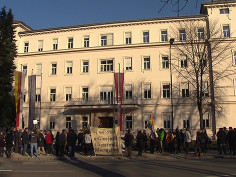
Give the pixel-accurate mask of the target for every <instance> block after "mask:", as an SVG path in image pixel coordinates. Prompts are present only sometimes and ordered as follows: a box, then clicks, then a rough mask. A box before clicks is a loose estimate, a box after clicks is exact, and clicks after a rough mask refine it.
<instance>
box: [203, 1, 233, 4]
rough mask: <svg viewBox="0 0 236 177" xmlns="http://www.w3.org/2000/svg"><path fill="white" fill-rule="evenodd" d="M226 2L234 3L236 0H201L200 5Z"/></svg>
mask: <svg viewBox="0 0 236 177" xmlns="http://www.w3.org/2000/svg"><path fill="white" fill-rule="evenodd" d="M226 3H236V0H221V1H219V0H218V1H208V2H203V3H202V5H213V4H226Z"/></svg>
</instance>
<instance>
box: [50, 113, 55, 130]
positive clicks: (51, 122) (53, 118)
mask: <svg viewBox="0 0 236 177" xmlns="http://www.w3.org/2000/svg"><path fill="white" fill-rule="evenodd" d="M55 120H56V117H55V116H50V122H49V128H50V129H51V130H54V129H55Z"/></svg>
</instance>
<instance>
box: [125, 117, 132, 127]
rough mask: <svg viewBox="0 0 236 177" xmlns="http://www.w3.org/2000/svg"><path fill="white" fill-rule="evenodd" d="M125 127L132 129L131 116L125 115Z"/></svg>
mask: <svg viewBox="0 0 236 177" xmlns="http://www.w3.org/2000/svg"><path fill="white" fill-rule="evenodd" d="M126 129H133V116H126Z"/></svg>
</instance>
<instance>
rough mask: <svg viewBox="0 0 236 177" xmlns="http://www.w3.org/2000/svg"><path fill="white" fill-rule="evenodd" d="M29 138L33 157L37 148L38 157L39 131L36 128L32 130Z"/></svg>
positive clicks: (37, 155)
mask: <svg viewBox="0 0 236 177" xmlns="http://www.w3.org/2000/svg"><path fill="white" fill-rule="evenodd" d="M29 139H30V155H31V158H33V155H34V150H35V153H36V157H39V154H38V147H37V143H38V135H37V132H36V130H35V129H33V130H32V131H31V132H30V138H29Z"/></svg>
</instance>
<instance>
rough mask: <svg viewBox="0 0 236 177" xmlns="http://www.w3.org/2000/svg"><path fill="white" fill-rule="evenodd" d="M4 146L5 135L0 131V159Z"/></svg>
mask: <svg viewBox="0 0 236 177" xmlns="http://www.w3.org/2000/svg"><path fill="white" fill-rule="evenodd" d="M5 145H6V143H5V135H4V133H3V131H0V157H3V154H4V147H5Z"/></svg>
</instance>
